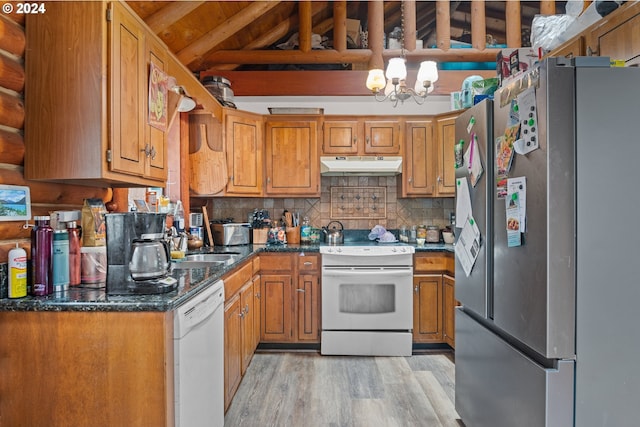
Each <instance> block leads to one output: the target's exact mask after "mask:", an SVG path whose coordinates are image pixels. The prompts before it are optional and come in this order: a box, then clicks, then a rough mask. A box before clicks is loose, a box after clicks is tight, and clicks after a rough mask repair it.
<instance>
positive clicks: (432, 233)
mask: <svg viewBox="0 0 640 427" xmlns="http://www.w3.org/2000/svg"><path fill="white" fill-rule="evenodd" d="M439 241H440V228H439V227H438V226H437V225H429V226H427V236H426V242H427V243H438V242H439Z"/></svg>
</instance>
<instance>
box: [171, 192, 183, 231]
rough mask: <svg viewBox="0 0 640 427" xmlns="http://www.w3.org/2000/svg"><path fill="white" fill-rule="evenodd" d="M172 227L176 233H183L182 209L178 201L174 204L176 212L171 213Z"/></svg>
mask: <svg viewBox="0 0 640 427" xmlns="http://www.w3.org/2000/svg"><path fill="white" fill-rule="evenodd" d="M173 226H174V227H175V228H176V231H177V232H178V233H182V232H183V231H184V208H183V207H182V202H181V201H180V200H178V201H177V202H176V210H175V211H174V212H173Z"/></svg>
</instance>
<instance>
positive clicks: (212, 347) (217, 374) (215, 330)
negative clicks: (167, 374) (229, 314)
mask: <svg viewBox="0 0 640 427" xmlns="http://www.w3.org/2000/svg"><path fill="white" fill-rule="evenodd" d="M173 322H174V323H173V325H174V336H173V346H174V381H175V385H174V388H175V412H176V414H175V421H176V423H175V425H176V427H200V426H202V427H204V426H206V427H218V426H223V425H224V325H223V324H224V283H223V281H222V280H219V281H217V282H216V283H214V284H213V285H211V286H210V287H208V288H207V289H205V290H204V291H202V292H201V293H200V294H198V295H196V296H195V297H193V299H191V300H190V301H188V302H187V303H185V304H184V305H182V306H180V307H178V308H177V309H176V310H175V315H174V320H173Z"/></svg>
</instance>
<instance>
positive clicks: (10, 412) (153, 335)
mask: <svg viewBox="0 0 640 427" xmlns="http://www.w3.org/2000/svg"><path fill="white" fill-rule="evenodd" d="M0 336H1V337H2V339H1V340H0V354H1V355H2V356H1V357H0V371H1V372H2V374H1V375H0V394H1V395H2V399H0V414H2V417H1V421H0V424H1V425H2V426H49V427H66V426H76V427H84V426H86V427H90V426H91V427H92V426H96V425H103V426H130V427H136V426H139V427H147V426H164V427H171V426H173V425H174V413H175V411H174V385H173V384H174V380H173V375H174V369H173V366H174V360H173V345H174V341H173V313H172V312H106V311H4V312H1V313H0ZM16 343H20V344H19V345H16ZM34 379H37V380H34Z"/></svg>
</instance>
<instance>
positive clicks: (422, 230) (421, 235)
mask: <svg viewBox="0 0 640 427" xmlns="http://www.w3.org/2000/svg"><path fill="white" fill-rule="evenodd" d="M416 238H418V239H426V238H427V227H426V226H425V225H419V226H418V229H417V230H416Z"/></svg>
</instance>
